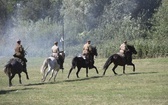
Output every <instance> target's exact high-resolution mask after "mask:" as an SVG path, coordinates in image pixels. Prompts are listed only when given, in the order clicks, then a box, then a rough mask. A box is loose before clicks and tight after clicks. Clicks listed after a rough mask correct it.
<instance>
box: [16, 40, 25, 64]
mask: <svg viewBox="0 0 168 105" xmlns="http://www.w3.org/2000/svg"><path fill="white" fill-rule="evenodd" d="M13 56H14V57H17V58H19V59H21V60H22V61H23V63H24V64H25V65H26V62H27V59H26V58H25V50H24V48H23V46H22V45H21V40H18V41H17V44H16V47H15V54H14V55H13Z"/></svg>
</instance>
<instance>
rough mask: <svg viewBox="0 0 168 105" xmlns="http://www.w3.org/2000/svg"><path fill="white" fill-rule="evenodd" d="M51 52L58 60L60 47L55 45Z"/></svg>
mask: <svg viewBox="0 0 168 105" xmlns="http://www.w3.org/2000/svg"><path fill="white" fill-rule="evenodd" d="M51 50H52V56H53V57H56V58H58V54H59V47H58V46H56V45H54V46H52V48H51Z"/></svg>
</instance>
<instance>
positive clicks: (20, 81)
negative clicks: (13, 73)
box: [18, 73, 22, 84]
mask: <svg viewBox="0 0 168 105" xmlns="http://www.w3.org/2000/svg"><path fill="white" fill-rule="evenodd" d="M18 76H19V83H20V84H22V80H21V75H20V73H19V74H18Z"/></svg>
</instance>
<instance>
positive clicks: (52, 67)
mask: <svg viewBox="0 0 168 105" xmlns="http://www.w3.org/2000/svg"><path fill="white" fill-rule="evenodd" d="M47 68H48V71H47V73H46V69H47ZM59 69H60V65H59V64H58V62H57V60H56V59H55V58H54V57H48V58H46V59H45V60H44V62H43V65H42V66H41V73H42V74H43V77H42V81H43V82H44V81H45V80H46V77H47V75H48V74H49V73H50V72H51V71H52V74H51V76H50V78H49V81H50V80H51V78H52V77H53V75H54V82H55V79H56V76H57V74H58V71H59Z"/></svg>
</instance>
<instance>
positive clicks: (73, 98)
mask: <svg viewBox="0 0 168 105" xmlns="http://www.w3.org/2000/svg"><path fill="white" fill-rule="evenodd" d="M2 59H3V61H2ZM8 59H9V58H4V57H1V58H0V105H168V58H155V59H134V60H133V63H134V64H135V66H136V71H135V72H133V71H132V67H131V66H126V74H123V73H122V67H118V68H116V72H117V73H118V75H117V76H115V75H114V74H113V72H112V71H111V68H112V67H113V64H111V65H110V67H109V68H108V70H107V72H106V75H105V76H102V74H103V70H102V66H103V64H104V63H105V61H106V59H100V58H97V59H96V60H95V66H96V67H97V68H98V70H99V74H96V71H95V70H94V69H91V70H89V77H88V78H86V76H85V75H86V74H85V69H82V70H81V72H80V73H79V76H80V78H76V75H75V73H76V70H73V72H72V73H71V75H70V78H69V79H67V75H68V72H69V69H70V65H71V59H70V58H66V60H65V64H64V68H65V69H64V72H63V73H62V71H60V72H59V74H58V76H57V79H56V82H53V79H52V80H51V81H50V82H48V81H46V82H44V83H42V82H41V76H42V75H41V74H40V66H41V65H42V62H43V60H44V58H28V60H29V61H28V73H29V77H30V80H26V76H25V74H24V73H22V83H23V84H22V85H20V84H19V81H18V76H17V75H16V76H15V78H14V79H13V81H12V82H13V86H12V87H8V78H7V76H6V75H5V74H4V72H3V66H4V65H5V63H6V62H7V61H8Z"/></svg>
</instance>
